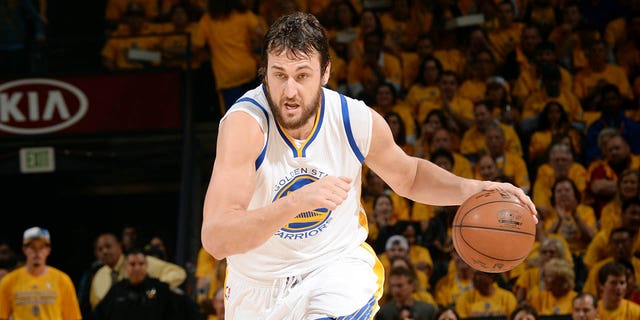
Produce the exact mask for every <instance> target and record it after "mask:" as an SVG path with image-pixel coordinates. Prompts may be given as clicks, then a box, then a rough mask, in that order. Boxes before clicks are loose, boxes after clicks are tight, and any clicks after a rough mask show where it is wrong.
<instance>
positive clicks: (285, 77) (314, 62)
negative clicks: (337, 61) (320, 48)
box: [264, 50, 330, 138]
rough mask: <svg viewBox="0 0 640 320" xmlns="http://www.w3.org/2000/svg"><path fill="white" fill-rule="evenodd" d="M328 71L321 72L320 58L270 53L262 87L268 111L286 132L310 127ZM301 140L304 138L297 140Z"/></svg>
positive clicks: (327, 78)
mask: <svg viewBox="0 0 640 320" xmlns="http://www.w3.org/2000/svg"><path fill="white" fill-rule="evenodd" d="M329 71H330V67H329V66H327V69H326V70H325V72H324V74H323V73H322V70H320V59H319V54H317V53H314V54H311V55H309V56H307V55H303V54H298V57H294V56H293V54H291V53H290V52H289V51H287V50H285V51H283V52H282V53H280V54H279V55H276V54H273V53H269V56H268V63H267V72H266V75H265V80H264V82H265V84H266V86H267V91H268V93H269V94H268V96H267V98H268V100H269V107H270V108H271V111H272V112H273V114H274V116H275V117H276V120H277V121H278V123H279V124H280V125H281V126H282V127H283V128H284V129H286V130H296V129H301V128H303V127H304V126H305V125H309V126H313V121H314V117H315V115H316V112H317V111H318V108H319V103H320V96H321V92H322V86H323V85H325V84H326V83H327V81H328V80H329ZM296 138H304V137H296Z"/></svg>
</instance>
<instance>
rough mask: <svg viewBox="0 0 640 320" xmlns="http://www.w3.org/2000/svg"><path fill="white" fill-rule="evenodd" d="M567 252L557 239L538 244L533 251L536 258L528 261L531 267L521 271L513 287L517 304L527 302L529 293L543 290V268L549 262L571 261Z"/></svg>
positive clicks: (549, 238)
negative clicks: (556, 259)
mask: <svg viewBox="0 0 640 320" xmlns="http://www.w3.org/2000/svg"><path fill="white" fill-rule="evenodd" d="M568 250H569V249H568V248H567V247H565V245H564V242H563V240H560V239H558V238H557V237H548V238H546V239H544V240H543V241H542V242H541V243H540V244H539V246H538V248H536V249H535V251H536V252H538V255H537V257H535V258H534V259H529V261H528V263H530V264H532V266H531V267H530V268H528V269H525V270H524V271H522V273H521V274H520V275H519V276H518V278H517V280H516V283H515V284H514V285H513V288H512V290H513V292H514V293H515V296H516V298H517V299H518V302H519V303H522V302H524V301H526V300H528V299H529V297H530V296H531V292H536V291H541V290H544V289H545V285H544V268H543V266H544V265H545V264H546V263H547V262H548V261H549V260H551V259H554V258H559V259H563V260H566V261H567V262H570V261H571V253H570V252H569V251H568Z"/></svg>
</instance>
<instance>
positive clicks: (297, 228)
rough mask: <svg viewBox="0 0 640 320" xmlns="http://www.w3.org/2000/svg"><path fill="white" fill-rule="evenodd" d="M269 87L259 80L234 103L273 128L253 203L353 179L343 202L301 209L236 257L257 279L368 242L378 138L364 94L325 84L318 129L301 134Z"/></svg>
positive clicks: (297, 270) (296, 271)
mask: <svg viewBox="0 0 640 320" xmlns="http://www.w3.org/2000/svg"><path fill="white" fill-rule="evenodd" d="M266 94H267V93H266V87H265V86H264V85H262V86H259V87H258V88H256V89H253V90H251V91H249V92H247V93H246V94H245V95H244V96H243V97H242V98H240V99H238V101H237V102H236V103H235V104H234V105H233V107H232V108H231V109H229V111H228V113H231V112H246V113H248V114H249V115H251V116H252V117H253V118H254V119H255V120H256V121H257V122H258V124H259V125H260V127H261V128H262V131H263V132H264V136H265V142H264V146H263V149H262V152H261V153H260V155H259V157H258V159H256V162H255V166H256V172H257V178H256V179H257V181H256V188H255V191H254V193H253V197H252V198H251V201H250V203H249V208H248V209H249V210H251V209H256V208H260V207H263V206H266V205H268V204H270V203H272V202H274V201H276V200H278V199H280V198H282V197H286V196H287V194H288V193H289V192H292V191H294V190H297V189H299V188H301V187H302V186H304V185H306V184H309V183H312V182H314V181H316V180H318V179H320V178H322V177H325V176H328V175H332V176H346V177H350V178H351V179H352V180H353V181H352V188H351V190H350V191H349V194H348V196H347V199H346V200H345V201H344V202H343V203H342V204H341V205H340V206H339V207H338V208H336V209H335V210H333V211H331V210H327V209H326V208H317V209H315V210H312V211H306V212H300V213H299V214H298V215H297V216H296V217H295V218H293V219H292V220H291V221H290V222H289V223H288V224H287V225H284V226H282V227H281V228H280V230H278V231H277V232H276V233H275V234H274V235H273V236H271V238H270V239H269V240H268V241H267V242H266V243H264V244H262V245H261V246H259V247H257V248H255V249H253V250H251V251H249V252H246V253H243V254H237V255H233V256H230V257H228V267H229V268H232V269H233V270H234V271H235V272H239V273H240V274H243V275H245V276H247V277H249V278H253V279H257V280H260V279H264V280H266V279H273V278H281V277H287V276H292V275H300V274H304V273H307V272H309V271H311V270H313V269H315V268H317V267H319V266H321V265H323V264H326V263H330V262H331V261H332V260H333V259H335V258H336V257H339V256H340V255H342V254H343V253H345V252H349V251H350V250H352V249H354V248H355V247H358V246H360V244H362V243H363V242H364V241H365V239H366V238H367V229H366V228H367V223H366V215H365V213H364V210H363V209H362V207H361V205H360V193H361V188H360V186H361V170H362V162H363V161H364V158H365V157H366V155H367V152H368V151H369V145H370V140H371V130H372V121H371V109H370V108H369V107H368V106H366V105H365V104H364V103H363V102H361V101H358V100H354V99H351V98H348V97H345V96H344V95H342V94H340V93H338V92H335V91H332V90H329V89H326V88H323V89H322V97H321V102H320V107H319V109H318V113H317V115H316V120H315V126H314V128H313V130H312V132H311V134H310V135H309V136H308V137H307V139H306V140H304V141H296V140H294V139H292V138H291V137H290V136H288V135H287V133H286V132H285V131H284V130H283V129H282V128H281V127H280V126H279V124H278V123H277V122H276V120H275V118H274V116H273V114H272V113H271V109H270V108H269V104H268V102H267V98H266ZM221 121H224V118H223V119H222V120H221ZM247 236H248V237H250V236H251V235H247Z"/></svg>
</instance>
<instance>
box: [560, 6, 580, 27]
mask: <svg viewBox="0 0 640 320" xmlns="http://www.w3.org/2000/svg"><path fill="white" fill-rule="evenodd" d="M581 18H582V16H581V15H580V9H579V8H578V7H577V6H570V7H567V8H566V9H565V11H564V16H563V20H564V22H565V23H568V24H570V25H572V26H573V27H576V26H578V24H580V19H581Z"/></svg>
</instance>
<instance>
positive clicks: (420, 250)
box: [400, 223, 433, 290]
mask: <svg viewBox="0 0 640 320" xmlns="http://www.w3.org/2000/svg"><path fill="white" fill-rule="evenodd" d="M400 232H401V234H402V236H404V237H405V239H407V242H408V243H409V259H410V261H411V264H412V265H413V266H415V269H416V270H417V272H419V273H423V274H424V275H425V279H426V280H427V282H426V283H425V289H427V290H429V289H431V288H430V284H429V277H431V274H432V273H433V259H432V258H431V253H430V252H429V250H428V249H427V248H425V247H423V246H422V245H420V244H419V241H418V239H417V237H418V228H417V227H416V224H415V223H407V224H405V225H404V229H401V231H400Z"/></svg>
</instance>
